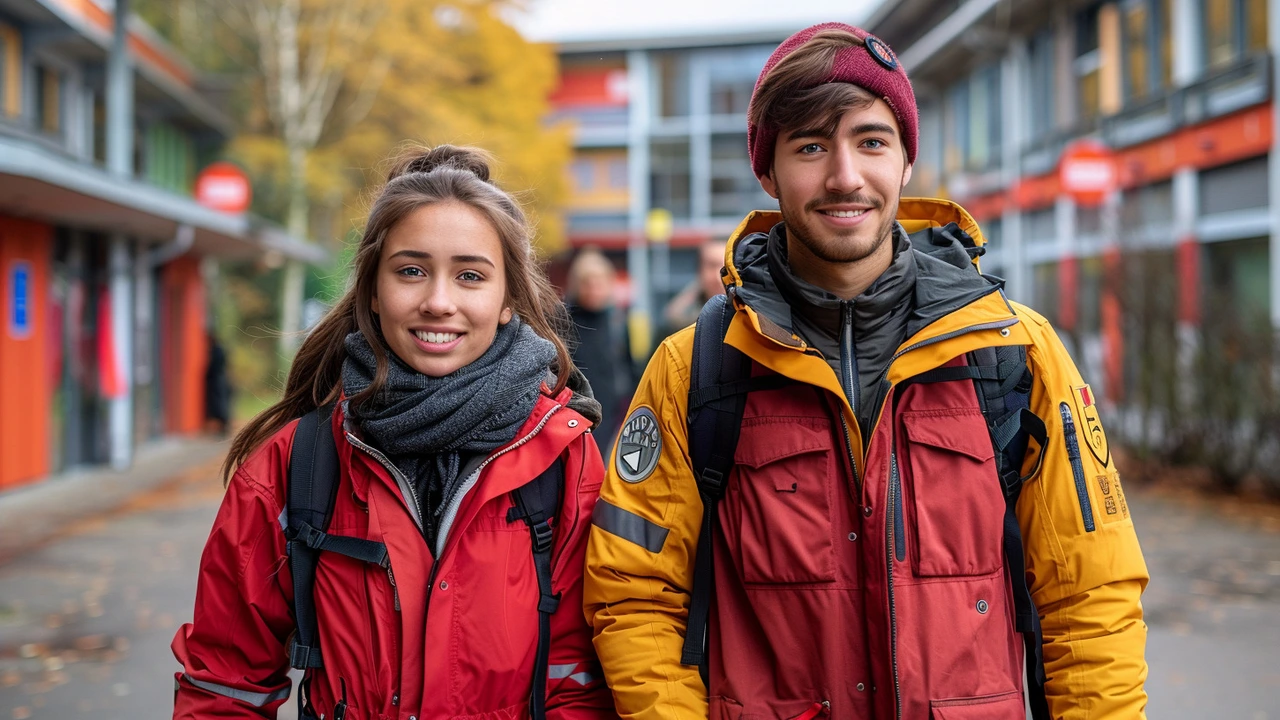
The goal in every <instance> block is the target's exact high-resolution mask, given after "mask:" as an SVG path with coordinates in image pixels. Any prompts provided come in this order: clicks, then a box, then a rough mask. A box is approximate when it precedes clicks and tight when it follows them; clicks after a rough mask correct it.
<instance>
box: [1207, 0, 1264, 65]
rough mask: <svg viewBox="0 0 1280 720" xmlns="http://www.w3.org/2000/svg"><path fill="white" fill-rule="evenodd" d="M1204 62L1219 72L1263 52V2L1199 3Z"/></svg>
mask: <svg viewBox="0 0 1280 720" xmlns="http://www.w3.org/2000/svg"><path fill="white" fill-rule="evenodd" d="M1202 1H1203V6H1202V10H1203V20H1204V61H1205V65H1206V66H1207V67H1208V68H1209V69H1211V70H1216V69H1221V68H1224V67H1228V66H1230V65H1233V64H1235V63H1237V62H1239V61H1240V60H1241V59H1243V58H1244V57H1246V56H1248V55H1252V54H1255V53H1262V52H1266V51H1267V0H1202Z"/></svg>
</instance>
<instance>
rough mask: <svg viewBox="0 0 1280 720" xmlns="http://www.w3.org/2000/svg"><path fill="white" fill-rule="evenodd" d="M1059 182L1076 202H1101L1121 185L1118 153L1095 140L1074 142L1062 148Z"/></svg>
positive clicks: (1082, 203)
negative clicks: (1117, 165) (1116, 156)
mask: <svg viewBox="0 0 1280 720" xmlns="http://www.w3.org/2000/svg"><path fill="white" fill-rule="evenodd" d="M1058 181H1059V184H1060V185H1061V186H1062V192H1064V193H1066V194H1067V195H1069V196H1071V199H1073V200H1075V201H1076V203H1077V204H1079V205H1100V204H1102V201H1103V200H1104V199H1106V197H1107V193H1110V192H1111V191H1113V190H1115V189H1116V187H1117V186H1118V185H1119V173H1118V169H1117V167H1116V159H1115V154H1114V153H1112V152H1111V149H1110V148H1108V147H1107V146H1106V145H1103V144H1102V143H1099V142H1096V141H1093V140H1080V141H1078V142H1074V143H1072V144H1070V145H1068V146H1067V148H1066V149H1065V150H1063V151H1062V159H1061V160H1060V161H1059V163H1058Z"/></svg>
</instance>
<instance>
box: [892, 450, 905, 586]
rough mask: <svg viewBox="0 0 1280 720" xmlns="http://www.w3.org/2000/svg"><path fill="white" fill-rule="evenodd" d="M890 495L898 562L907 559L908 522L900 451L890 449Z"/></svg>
mask: <svg viewBox="0 0 1280 720" xmlns="http://www.w3.org/2000/svg"><path fill="white" fill-rule="evenodd" d="M889 497H890V498H892V500H893V504H892V505H891V507H892V508H893V548H894V554H896V555H897V557H898V562H904V561H905V560H906V559H907V540H906V535H907V531H906V527H905V525H906V523H905V520H904V519H903V517H902V475H901V474H900V473H899V472H898V451H897V449H891V450H889Z"/></svg>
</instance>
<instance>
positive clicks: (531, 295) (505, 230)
mask: <svg viewBox="0 0 1280 720" xmlns="http://www.w3.org/2000/svg"><path fill="white" fill-rule="evenodd" d="M354 263H355V268H354V283H353V286H352V287H351V289H350V290H349V291H348V292H347V294H346V295H345V296H344V297H343V298H342V299H341V300H340V301H339V302H338V304H337V305H336V306H335V307H334V308H333V310H331V311H330V312H329V314H328V315H326V316H325V318H324V319H323V320H322V321H321V322H320V324H319V325H318V326H317V327H316V328H315V330H314V331H313V332H312V333H311V334H310V336H308V337H307V339H306V341H305V342H303V344H302V347H301V349H300V350H299V352H298V355H297V358H296V359H295V361H294V365H293V369H292V371H291V372H290V374H289V380H288V384H287V387H286V390H285V395H284V399H283V400H281V401H280V402H279V403H277V404H276V405H275V406H273V407H271V408H270V409H269V410H267V411H266V412H264V413H263V414H261V415H259V416H258V417H257V418H256V419H254V420H253V421H252V422H251V423H249V424H248V425H247V426H246V427H245V428H244V429H243V430H242V431H241V432H240V434H239V435H237V436H236V438H235V441H234V442H233V443H232V446H231V451H230V454H229V455H228V457H227V461H226V466H225V468H224V470H225V472H226V473H227V474H228V475H229V476H230V478H229V481H228V487H227V494H226V497H225V499H224V500H223V503H222V508H221V510H220V511H219V513H218V516H217V519H216V521H215V523H214V527H213V532H212V534H211V535H210V537H209V541H208V544H207V545H206V547H205V552H204V557H203V559H202V561H201V568H200V580H199V587H198V591H197V594H196V606H195V619H194V622H192V623H190V624H188V625H185V626H183V627H182V628H181V629H180V630H179V631H178V634H177V636H176V637H175V638H174V641H173V651H174V654H175V655H176V656H177V658H178V660H179V662H181V663H182V666H183V671H182V672H180V673H178V674H177V683H176V687H177V690H176V696H175V703H174V705H175V706H174V717H175V718H213V717H218V718H230V717H244V718H250V717H253V718H257V717H261V718H268V717H270V718H274V717H275V716H276V711H277V709H278V708H279V707H280V705H281V704H282V703H283V702H284V701H285V699H286V698H287V697H288V695H289V689H290V681H289V678H288V677H287V675H286V673H287V672H288V670H289V667H290V664H291V659H292V662H293V663H295V664H297V663H299V658H301V665H302V666H304V667H307V668H308V669H307V670H306V677H305V679H304V680H303V682H302V684H301V688H300V690H299V708H300V713H299V714H300V715H301V716H302V717H304V718H317V719H319V718H325V719H328V720H365V719H366V718H371V719H373V720H387V719H389V718H396V719H398V720H417V719H418V718H422V719H423V720H426V719H427V718H468V719H475V720H480V719H488V718H494V719H498V718H502V719H508V718H525V717H530V715H531V713H534V711H533V710H531V708H538V709H539V710H540V709H541V708H540V707H539V706H540V705H541V704H542V702H544V701H545V715H546V717H548V718H564V719H569V718H606V717H616V715H615V714H614V712H613V705H612V701H611V699H610V695H609V690H608V688H607V687H606V686H605V684H604V682H603V681H602V679H601V674H600V672H599V669H598V666H597V665H596V661H595V655H594V652H593V650H592V647H591V632H590V630H589V629H588V627H587V625H586V622H585V620H584V618H583V614H582V569H583V565H584V553H585V547H586V540H587V532H588V530H589V526H590V521H591V510H592V507H593V505H594V503H595V498H596V495H597V491H598V488H599V485H600V482H601V479H602V477H603V474H604V471H603V468H602V466H601V460H600V453H599V450H597V448H596V445H595V442H594V440H593V439H592V436H591V435H590V434H588V433H587V430H588V428H589V427H590V426H591V424H592V422H594V421H597V420H598V419H599V415H598V406H596V405H595V403H594V401H592V400H590V398H588V397H585V396H583V395H578V394H575V393H574V392H573V390H571V389H569V387H568V386H569V384H570V382H571V380H572V379H573V378H574V377H577V375H576V371H575V368H574V366H573V363H572V361H571V360H570V358H569V354H568V351H567V350H566V348H565V344H564V342H563V341H562V340H561V339H560V337H559V335H558V334H557V333H556V332H555V330H554V328H553V325H554V324H555V323H556V322H563V317H564V311H563V306H561V305H560V303H559V301H558V300H557V299H556V296H555V294H554V292H553V290H552V288H551V286H550V284H549V283H548V282H547V280H546V278H545V276H544V275H542V274H541V272H540V270H539V269H538V267H537V265H536V261H535V258H534V254H533V251H532V248H531V245H530V228H529V225H528V223H527V222H526V220H525V216H524V213H523V212H522V211H521V209H520V207H519V205H518V204H517V203H516V202H515V201H514V200H513V199H512V198H511V196H509V195H508V194H506V193H505V192H503V191H502V190H500V189H499V188H498V187H497V186H495V185H494V184H493V183H492V182H490V180H489V167H488V158H487V156H486V155H485V154H483V153H482V152H480V151H476V150H470V149H462V148H455V147H451V146H441V147H437V148H435V149H433V150H430V151H423V152H419V153H417V154H415V155H412V156H410V157H406V158H404V159H402V160H401V161H400V162H399V163H398V164H397V165H396V167H395V168H394V169H393V170H392V172H391V174H390V177H389V179H388V181H387V184H386V187H385V188H384V189H383V190H382V192H381V194H380V195H379V196H378V198H377V200H376V201H375V202H374V205H373V209H372V211H371V213H370V215H369V220H368V225H367V226H366V228H365V231H364V236H363V237H362V238H361V241H360V247H359V250H358V252H357V254H356V258H355V261H354ZM331 404H332V405H333V406H334V409H333V410H332V418H331V420H327V422H330V423H331V427H332V430H333V433H332V434H333V441H332V442H333V443H334V445H336V450H337V467H338V485H337V491H336V493H335V498H336V499H335V500H334V505H333V510H332V511H331V513H330V516H329V517H330V520H329V522H328V527H327V536H328V537H337V536H341V537H343V538H355V539H356V540H364V541H370V542H369V543H368V544H369V545H370V546H377V547H381V546H380V545H377V544H379V543H381V544H383V545H385V555H383V556H382V557H381V558H378V559H375V560H373V561H362V560H360V559H356V558H354V557H349V556H347V555H344V554H342V553H341V552H326V551H325V549H326V548H327V547H328V546H324V547H321V550H320V552H319V553H318V556H319V562H318V565H317V567H316V569H315V572H314V583H315V584H314V589H313V592H312V597H313V602H314V609H315V624H314V627H315V628H316V638H317V640H316V641H315V642H312V643H310V645H315V646H316V647H315V648H314V649H313V650H312V651H311V653H310V654H309V655H308V653H307V652H303V653H301V654H300V653H299V652H298V650H299V647H298V646H299V645H300V643H299V642H297V639H296V638H295V637H294V635H295V628H297V627H300V623H299V622H298V621H297V620H296V619H295V612H294V578H293V577H291V575H292V573H291V563H290V557H289V549H290V546H291V545H292V546H293V547H295V548H297V547H300V550H299V551H295V554H297V552H306V551H307V548H306V547H301V546H299V545H298V544H297V543H289V542H288V540H287V538H286V534H285V532H284V530H283V528H286V527H290V518H289V516H288V515H289V513H288V511H287V510H286V498H287V497H288V480H289V472H290V455H291V449H292V447H293V442H294V436H295V428H296V427H297V425H298V423H297V422H294V419H295V418H299V417H301V416H304V415H307V414H308V413H310V412H312V411H313V410H315V409H316V408H317V407H321V408H327V407H328V406H329V405H331ZM316 437H320V436H319V435H316ZM300 447H302V446H300ZM317 457H318V453H317ZM307 459H308V460H309V459H310V458H307ZM556 463H559V466H560V467H562V468H563V478H564V482H563V490H562V492H561V495H562V497H563V500H562V501H561V503H560V505H559V508H558V510H557V511H556V512H555V518H554V520H553V521H552V523H551V524H552V526H553V529H554V531H553V533H552V537H551V544H550V548H551V549H550V566H551V567H550V578H551V590H552V591H553V592H554V594H555V596H556V597H558V598H559V603H558V605H556V604H555V603H551V605H552V606H554V612H550V611H549V610H548V611H549V612H550V623H549V632H548V631H545V630H544V632H547V635H548V637H549V639H550V650H549V660H548V666H549V672H547V673H546V681H545V686H544V687H534V686H533V684H534V670H535V663H536V661H537V657H538V656H539V654H540V653H539V652H538V645H539V636H540V628H539V624H540V613H539V604H540V598H542V596H543V595H545V594H546V593H543V592H540V588H539V575H540V574H543V572H544V571H542V570H540V569H538V568H535V554H534V548H535V542H534V539H533V533H531V532H530V525H527V524H526V523H525V522H523V521H522V519H521V518H520V517H519V513H516V512H514V511H513V508H515V507H516V506H517V502H516V491H517V489H518V488H521V487H522V486H526V485H527V484H528V483H530V482H531V481H533V480H534V479H535V478H537V477H539V476H540V475H542V474H543V473H544V471H546V470H547V468H549V467H552V466H555V465H556ZM232 471H234V474H232ZM317 472H318V470H317ZM295 507H296V506H295ZM295 520H296V518H295ZM291 529H292V528H291ZM321 529H323V528H321ZM316 537H317V538H323V537H325V536H316ZM295 538H296V536H295ZM344 542H347V541H344ZM317 544H319V542H318V541H317ZM544 610H547V608H544ZM310 645H308V646H307V647H310ZM303 650H304V651H305V650H306V647H304V648H303ZM540 684H541V683H540ZM534 714H538V715H541V714H543V713H541V712H536V713H534Z"/></svg>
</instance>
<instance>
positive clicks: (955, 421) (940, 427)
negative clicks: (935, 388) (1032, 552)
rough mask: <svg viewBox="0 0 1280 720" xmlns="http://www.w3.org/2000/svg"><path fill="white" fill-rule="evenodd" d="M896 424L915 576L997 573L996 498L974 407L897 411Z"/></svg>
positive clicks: (983, 429) (989, 454) (989, 451)
mask: <svg viewBox="0 0 1280 720" xmlns="http://www.w3.org/2000/svg"><path fill="white" fill-rule="evenodd" d="M903 425H904V426H905V429H906V439H907V442H906V453H907V460H908V462H907V467H908V468H910V477H909V478H907V489H908V491H909V492H910V493H911V495H912V498H911V501H912V507H913V509H914V511H915V512H914V514H915V520H914V525H915V536H916V538H915V539H916V542H915V557H914V563H915V572H916V575H918V576H955V575H986V574H988V573H992V572H995V571H997V570H999V569H1000V567H1001V563H1002V555H1001V540H1002V536H1003V533H1004V499H1003V497H1002V496H1001V494H1000V486H999V480H998V479H997V477H996V466H995V450H994V448H993V447H992V445H991V437H990V435H989V434H988V432H987V425H986V421H985V420H984V419H983V417H982V413H981V412H980V411H978V410H977V409H976V408H975V409H972V410H971V409H957V410H934V411H929V412H922V413H905V414H904V416H903Z"/></svg>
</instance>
